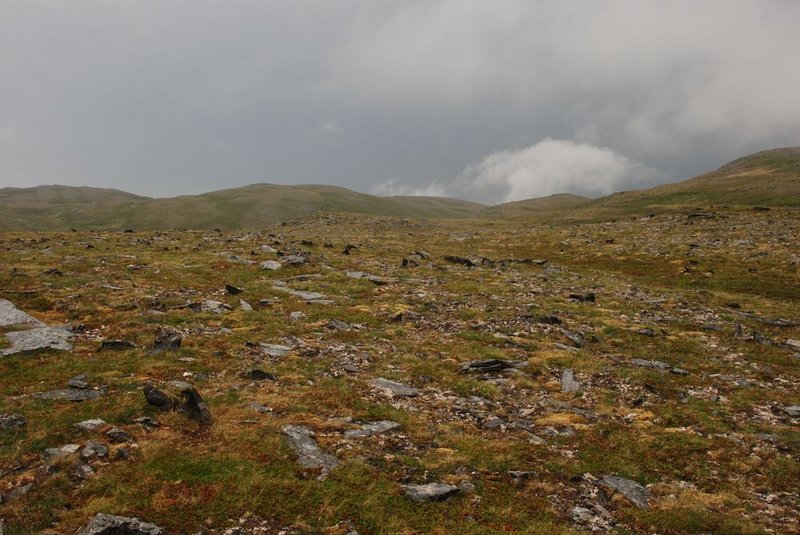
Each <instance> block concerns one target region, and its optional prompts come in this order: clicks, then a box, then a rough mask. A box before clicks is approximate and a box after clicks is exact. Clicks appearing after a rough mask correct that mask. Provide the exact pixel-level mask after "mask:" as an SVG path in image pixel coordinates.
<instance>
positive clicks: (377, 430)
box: [344, 420, 400, 438]
mask: <svg viewBox="0 0 800 535" xmlns="http://www.w3.org/2000/svg"><path fill="white" fill-rule="evenodd" d="M399 427H400V424H399V423H397V422H393V421H391V420H380V421H377V422H369V423H366V424H364V425H362V426H361V429H351V430H349V431H345V433H344V436H345V438H361V437H370V436H372V435H379V434H381V433H386V432H387V431H391V430H392V429H398V428H399Z"/></svg>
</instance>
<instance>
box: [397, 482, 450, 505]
mask: <svg viewBox="0 0 800 535" xmlns="http://www.w3.org/2000/svg"><path fill="white" fill-rule="evenodd" d="M403 490H404V491H405V493H406V496H408V497H409V498H411V499H412V500H414V501H415V502H429V501H437V502H438V501H442V500H446V499H447V498H449V497H451V496H454V495H456V494H458V493H459V492H460V490H461V489H459V488H458V487H455V486H453V485H447V484H445V483H427V484H425V485H404V486H403Z"/></svg>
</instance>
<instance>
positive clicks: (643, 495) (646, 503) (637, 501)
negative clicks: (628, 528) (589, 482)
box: [601, 476, 652, 510]
mask: <svg viewBox="0 0 800 535" xmlns="http://www.w3.org/2000/svg"><path fill="white" fill-rule="evenodd" d="M601 481H602V483H603V484H604V485H606V486H607V487H611V488H612V489H614V490H616V491H617V492H619V493H621V494H622V495H623V496H625V497H626V498H628V499H629V500H630V501H631V502H632V503H633V504H634V505H635V506H636V507H638V508H639V509H644V510H647V509H648V508H649V507H650V498H651V497H652V494H651V493H650V491H649V490H647V489H646V488H644V487H643V486H641V485H640V484H639V483H637V482H636V481H631V480H630V479H625V478H624V477H619V476H605V477H603V479H602V480H601Z"/></svg>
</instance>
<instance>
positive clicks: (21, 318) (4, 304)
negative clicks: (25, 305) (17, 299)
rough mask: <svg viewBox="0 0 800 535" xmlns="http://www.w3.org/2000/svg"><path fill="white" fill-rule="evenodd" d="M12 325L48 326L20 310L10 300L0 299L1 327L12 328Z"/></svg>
mask: <svg viewBox="0 0 800 535" xmlns="http://www.w3.org/2000/svg"><path fill="white" fill-rule="evenodd" d="M12 325H31V326H34V327H45V326H46V324H45V323H44V322H42V321H40V320H37V319H36V318H34V317H33V316H30V315H28V314H26V313H25V312H23V311H21V310H19V309H18V308H17V307H16V306H14V303H12V302H11V301H9V300H8V299H0V327H10V326H12Z"/></svg>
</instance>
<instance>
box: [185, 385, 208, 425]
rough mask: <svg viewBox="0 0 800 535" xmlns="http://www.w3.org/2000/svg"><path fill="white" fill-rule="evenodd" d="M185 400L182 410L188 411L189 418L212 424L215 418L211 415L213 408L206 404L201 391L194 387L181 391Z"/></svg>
mask: <svg viewBox="0 0 800 535" xmlns="http://www.w3.org/2000/svg"><path fill="white" fill-rule="evenodd" d="M181 396H183V399H184V402H183V405H182V406H181V410H182V411H183V412H184V413H186V415H187V416H189V418H191V419H192V420H195V421H197V422H198V423H200V424H202V425H211V424H212V423H213V421H214V419H213V418H212V416H211V410H210V409H209V408H208V405H206V404H205V402H204V401H203V398H202V397H201V396H200V393H199V392H198V391H197V390H195V389H194V388H187V389H184V390H183V391H182V392H181Z"/></svg>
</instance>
